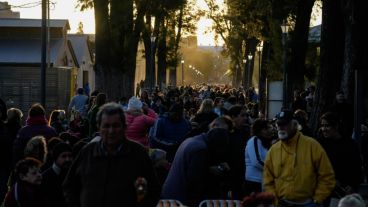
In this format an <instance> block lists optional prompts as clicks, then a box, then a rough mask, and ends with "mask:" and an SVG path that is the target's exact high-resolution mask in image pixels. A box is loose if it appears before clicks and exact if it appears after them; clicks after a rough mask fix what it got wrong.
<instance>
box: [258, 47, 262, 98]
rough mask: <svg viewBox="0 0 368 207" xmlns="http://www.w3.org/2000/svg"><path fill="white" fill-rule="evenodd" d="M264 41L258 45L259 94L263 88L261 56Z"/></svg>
mask: <svg viewBox="0 0 368 207" xmlns="http://www.w3.org/2000/svg"><path fill="white" fill-rule="evenodd" d="M262 47H263V45H262V42H260V43H259V44H258V46H257V51H258V94H259V92H260V88H261V56H262Z"/></svg>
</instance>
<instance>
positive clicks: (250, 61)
mask: <svg viewBox="0 0 368 207" xmlns="http://www.w3.org/2000/svg"><path fill="white" fill-rule="evenodd" d="M252 59H253V55H252V54H249V55H248V60H249V62H248V76H247V77H248V80H247V86H248V87H247V88H250V87H251V86H252V83H251V77H250V70H251V66H252Z"/></svg>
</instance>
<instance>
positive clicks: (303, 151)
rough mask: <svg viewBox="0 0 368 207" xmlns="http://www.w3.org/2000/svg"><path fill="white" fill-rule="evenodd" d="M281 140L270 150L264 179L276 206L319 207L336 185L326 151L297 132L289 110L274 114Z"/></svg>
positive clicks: (296, 125) (296, 123) (311, 139)
mask: <svg viewBox="0 0 368 207" xmlns="http://www.w3.org/2000/svg"><path fill="white" fill-rule="evenodd" d="M277 129H278V137H279V139H280V141H278V142H277V143H275V144H274V145H273V146H272V147H271V148H270V150H269V152H268V154H267V157H266V161H265V165H264V174H263V182H264V189H265V191H266V192H271V193H273V194H274V195H275V196H276V197H277V200H278V204H279V206H283V207H289V206H293V207H294V206H299V207H304V206H305V207H314V206H321V204H322V202H323V201H324V200H325V199H326V198H327V197H328V196H329V195H330V193H331V191H332V190H333V188H334V187H335V176H334V171H333V168H332V166H331V163H330V161H329V159H328V157H327V155H326V152H325V151H324V150H323V148H322V147H321V146H320V144H319V143H318V142H317V141H315V140H314V139H313V138H310V137H307V136H305V135H303V134H302V133H301V132H299V131H298V122H297V121H296V120H294V118H293V113H292V112H291V111H287V110H285V111H282V112H280V113H279V114H278V116H277Z"/></svg>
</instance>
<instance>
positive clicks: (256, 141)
mask: <svg viewBox="0 0 368 207" xmlns="http://www.w3.org/2000/svg"><path fill="white" fill-rule="evenodd" d="M253 141H254V149H255V152H256V157H257V161H258V163H259V164H260V165H262V166H264V162H263V161H262V160H261V156H260V154H259V150H258V137H254V139H253Z"/></svg>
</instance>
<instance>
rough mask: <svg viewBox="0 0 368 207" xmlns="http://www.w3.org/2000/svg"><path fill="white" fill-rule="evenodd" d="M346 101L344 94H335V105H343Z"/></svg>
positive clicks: (339, 92) (340, 92)
mask: <svg viewBox="0 0 368 207" xmlns="http://www.w3.org/2000/svg"><path fill="white" fill-rule="evenodd" d="M345 101H346V96H345V94H344V92H342V91H338V92H336V102H337V103H344V102H345Z"/></svg>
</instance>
